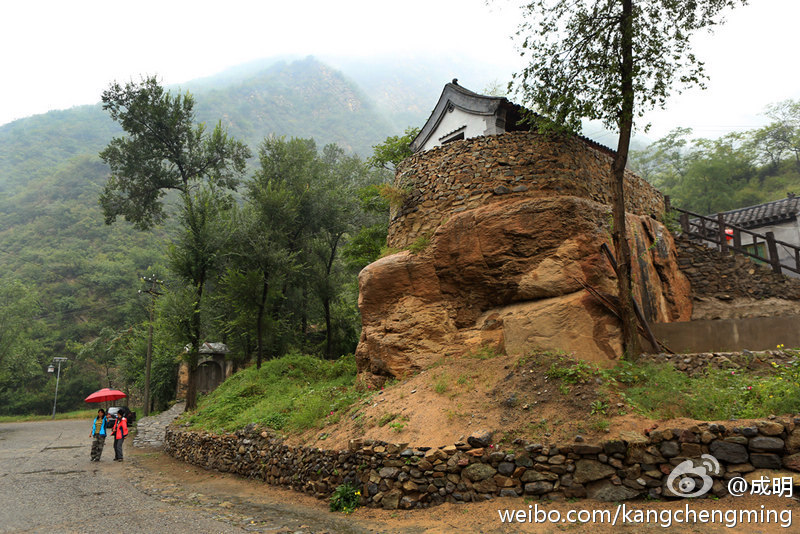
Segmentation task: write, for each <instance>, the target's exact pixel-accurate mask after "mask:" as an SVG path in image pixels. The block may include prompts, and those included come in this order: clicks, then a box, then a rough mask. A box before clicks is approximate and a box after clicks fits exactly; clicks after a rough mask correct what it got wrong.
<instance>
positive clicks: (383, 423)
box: [378, 412, 400, 426]
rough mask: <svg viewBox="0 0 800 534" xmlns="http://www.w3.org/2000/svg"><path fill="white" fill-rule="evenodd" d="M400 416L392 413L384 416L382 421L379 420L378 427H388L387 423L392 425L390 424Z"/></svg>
mask: <svg viewBox="0 0 800 534" xmlns="http://www.w3.org/2000/svg"><path fill="white" fill-rule="evenodd" d="M398 415H400V414H397V413H392V412H389V413H385V414H383V415H382V416H381V417H380V419H378V426H386V424H387V423H390V422H392V421H394V420H395V419H397V416H398Z"/></svg>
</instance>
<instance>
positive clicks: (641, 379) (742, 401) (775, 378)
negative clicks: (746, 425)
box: [623, 362, 800, 420]
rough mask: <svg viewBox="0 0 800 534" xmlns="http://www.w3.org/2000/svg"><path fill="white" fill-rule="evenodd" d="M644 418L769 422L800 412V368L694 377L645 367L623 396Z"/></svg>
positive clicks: (799, 365) (671, 369)
mask: <svg viewBox="0 0 800 534" xmlns="http://www.w3.org/2000/svg"><path fill="white" fill-rule="evenodd" d="M623 394H624V397H625V399H626V400H627V401H628V402H629V403H630V404H631V405H632V406H633V407H634V408H635V409H636V410H637V411H639V412H640V413H643V414H645V415H648V416H650V417H654V418H670V417H691V418H694V419H700V420H720V419H729V418H731V417H736V418H757V417H766V416H768V415H770V414H783V413H796V412H798V411H800V362H795V363H792V364H788V365H785V366H777V364H776V366H775V374H765V375H763V376H760V375H759V374H756V373H753V372H747V371H736V370H721V369H709V370H707V371H706V372H705V373H704V374H703V375H701V376H698V377H694V378H692V377H688V376H687V375H686V374H685V373H681V372H680V371H677V370H676V369H675V368H674V367H672V366H670V365H655V364H649V365H644V366H642V367H641V368H640V369H639V374H638V377H637V379H636V380H635V381H633V382H632V383H631V384H629V385H628V387H626V388H625V389H624V391H623Z"/></svg>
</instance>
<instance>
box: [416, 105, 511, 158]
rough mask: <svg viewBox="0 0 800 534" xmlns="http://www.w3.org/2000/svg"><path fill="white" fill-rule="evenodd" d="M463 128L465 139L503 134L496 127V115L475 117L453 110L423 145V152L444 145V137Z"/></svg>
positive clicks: (446, 114)
mask: <svg viewBox="0 0 800 534" xmlns="http://www.w3.org/2000/svg"><path fill="white" fill-rule="evenodd" d="M461 127H465V129H464V139H469V138H470V137H478V136H481V135H497V134H498V133H503V130H499V131H498V128H497V126H495V117H494V115H475V114H471V113H466V112H465V111H462V110H460V109H458V108H453V109H452V110H451V111H448V112H446V113H445V114H444V116H443V117H442V120H441V122H440V123H439V125H438V126H437V127H436V130H434V132H433V134H432V135H431V136H430V138H429V139H428V141H427V142H426V143H425V145H423V147H422V150H430V149H431V148H433V147H436V146H440V145H441V144H442V139H441V137H442V136H444V135H445V134H449V133H450V132H452V131H453V130H457V129H459V128H461ZM448 137H449V136H448Z"/></svg>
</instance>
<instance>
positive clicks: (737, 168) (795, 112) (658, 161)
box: [630, 100, 800, 215]
mask: <svg viewBox="0 0 800 534" xmlns="http://www.w3.org/2000/svg"><path fill="white" fill-rule="evenodd" d="M765 114H766V115H767V117H769V118H770V120H771V122H770V123H769V124H767V125H766V126H764V127H762V128H757V129H753V130H749V131H745V132H735V133H730V134H727V135H724V136H722V137H719V138H717V139H694V138H692V131H691V130H690V129H688V128H678V129H676V130H674V131H672V132H671V133H670V134H669V135H667V136H665V137H664V138H662V139H659V140H658V141H656V142H654V143H652V144H651V145H650V146H648V147H647V148H646V149H644V150H640V151H636V152H633V154H632V157H631V160H630V165H631V167H632V168H633V169H634V170H635V171H636V172H638V173H639V174H640V175H641V176H642V177H643V178H645V179H647V180H648V181H650V182H651V183H652V184H653V185H655V186H656V187H658V188H659V189H660V190H661V191H662V192H664V193H665V194H668V195H670V196H671V197H672V204H673V205H675V206H678V207H680V208H683V209H687V210H690V211H694V212H696V213H700V214H704V215H707V214H713V213H717V212H720V211H727V210H732V209H737V208H743V207H747V206H752V205H755V204H761V203H763V202H769V201H772V200H778V199H780V198H784V197H786V196H787V193H790V192H791V193H795V194H797V193H800V102H795V101H791V100H787V101H784V102H778V103H775V104H772V105H770V106H769V107H768V108H767V109H766V110H765Z"/></svg>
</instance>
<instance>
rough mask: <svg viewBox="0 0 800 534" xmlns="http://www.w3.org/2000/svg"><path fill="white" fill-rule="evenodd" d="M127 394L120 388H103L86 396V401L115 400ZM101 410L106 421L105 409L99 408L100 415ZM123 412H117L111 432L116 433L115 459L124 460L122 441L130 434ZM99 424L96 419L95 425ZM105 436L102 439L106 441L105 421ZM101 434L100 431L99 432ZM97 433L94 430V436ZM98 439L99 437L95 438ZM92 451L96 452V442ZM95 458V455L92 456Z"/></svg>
mask: <svg viewBox="0 0 800 534" xmlns="http://www.w3.org/2000/svg"><path fill="white" fill-rule="evenodd" d="M126 396H127V395H125V393H123V392H121V391H119V390H118V389H110V388H103V389H101V390H98V391H95V392H94V393H92V394H91V395H89V396H88V397H86V398H85V399H83V400H84V402H109V401H115V400H117V399H122V398H125V397H126ZM100 412H103V416H104V417H102V418H101V419H102V420H103V421H106V420H107V418H106V417H105V411H104V410H98V415H99V413H100ZM121 415H122V414H117V418H116V421H115V422H114V426H113V428H112V430H111V433H112V434H113V435H114V461H119V462H121V461H122V441H123V440H124V439H125V436H127V435H128V421H127V420H126V419H125V418H124V417H122V416H121ZM96 426H97V419H95V427H96ZM102 431H103V437H102V440H103V442H105V434H106V431H105V423H103V430H102ZM98 434H99V433H98ZM94 435H95V432H94V430H93V431H92V436H94ZM95 439H98V438H95ZM102 450H103V446H102V445H100V452H102ZM92 453H93V454H94V444H93V445H92ZM92 459H94V456H92ZM97 461H100V454H98V455H97Z"/></svg>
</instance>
